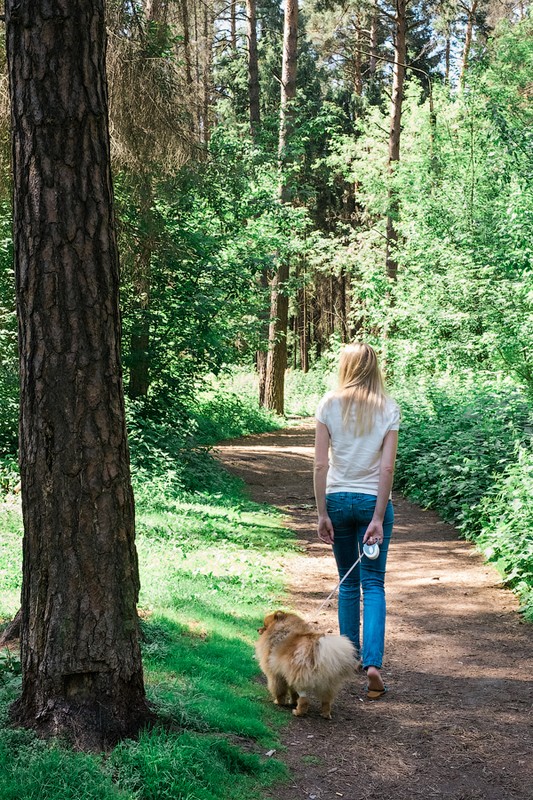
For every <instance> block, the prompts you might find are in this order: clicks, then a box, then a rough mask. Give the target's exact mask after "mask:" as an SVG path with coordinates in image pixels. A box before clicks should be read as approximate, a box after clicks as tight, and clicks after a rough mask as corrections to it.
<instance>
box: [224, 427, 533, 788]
mask: <svg viewBox="0 0 533 800" xmlns="http://www.w3.org/2000/svg"><path fill="white" fill-rule="evenodd" d="M218 456H219V458H220V460H221V461H222V462H223V464H224V465H225V466H226V467H227V468H228V469H229V470H230V471H231V472H233V473H235V474H237V475H239V476H240V477H241V478H242V479H243V480H244V481H245V482H246V483H247V485H248V487H249V492H250V495H251V497H252V499H254V500H255V501H257V502H266V503H270V504H272V505H275V506H277V507H278V508H281V509H282V510H284V511H285V513H286V514H287V525H288V527H289V528H291V529H292V530H293V531H294V532H295V534H296V536H297V537H298V540H299V542H300V544H301V545H302V550H303V551H302V553H301V554H300V555H295V556H291V557H290V558H287V559H286V560H285V564H284V566H285V569H286V575H287V582H288V597H287V598H286V605H289V606H291V607H293V608H294V609H295V610H297V611H299V612H300V613H301V614H303V615H304V616H306V617H307V618H308V619H310V620H313V619H316V614H317V611H318V608H319V606H320V604H321V603H322V601H323V600H324V599H325V598H326V597H327V595H328V594H329V592H330V591H331V590H332V589H333V587H334V586H335V585H336V583H337V575H336V571H335V564H334V561H333V558H332V555H331V550H330V548H329V547H327V546H326V545H324V544H322V543H321V542H320V541H319V540H318V539H317V537H316V534H315V528H316V522H315V509H314V500H313V489H312V459H313V430H312V424H311V423H304V424H302V425H300V426H298V427H297V428H288V429H285V430H281V431H275V432H271V433H267V434H263V435H260V436H252V437H248V438H246V439H241V440H236V441H231V442H225V443H223V444H222V445H220V446H219V448H218ZM394 503H395V509H396V522H395V529H394V537H393V544H392V545H391V549H390V554H389V563H388V570H387V605H388V617H387V626H388V627H387V647H386V661H385V664H384V673H385V678H386V682H387V684H388V686H389V690H390V691H389V693H388V694H387V695H386V696H385V698H383V699H381V700H380V701H378V702H374V703H372V702H368V701H367V700H366V697H365V691H364V689H365V686H364V678H363V677H360V678H357V679H356V681H354V683H353V684H351V685H348V686H347V687H346V689H345V690H344V691H343V693H342V694H341V695H340V696H339V698H338V700H337V704H336V706H335V708H334V712H333V720H332V721H330V722H328V721H325V720H323V719H321V718H320V717H319V716H318V713H317V712H316V711H314V710H312V711H311V712H310V715H309V716H308V717H306V718H303V719H298V720H296V719H294V720H291V721H290V723H289V728H288V730H287V733H286V736H285V744H286V747H287V752H286V754H283V758H284V759H285V760H286V761H287V762H288V764H289V766H290V768H291V771H292V780H291V781H290V783H289V784H288V785H284V786H281V787H277V788H276V790H275V791H273V792H271V793H270V795H269V797H271V798H272V800H298V799H299V798H310V800H334V799H336V798H339V797H343V798H345V800H373V799H374V798H375V800H378V799H379V800H410V798H416V797H424V798H433V797H435V798H447V799H449V800H512V799H513V798H516V799H517V800H531V798H532V797H533V757H532V754H533V747H532V721H533V714H532V710H533V708H532V706H533V683H532V680H531V677H532V675H531V671H532V663H533V659H532V655H533V647H532V630H533V628H532V626H531V625H528V624H527V623H524V622H523V621H522V620H521V618H520V616H519V615H518V613H517V602H516V599H515V598H514V596H513V595H512V594H511V593H510V592H509V591H507V590H504V589H502V588H501V587H500V586H499V578H498V575H497V573H496V572H495V570H494V569H493V568H492V567H491V566H489V565H487V564H484V563H483V560H482V558H481V557H480V555H479V554H478V553H476V551H475V550H474V549H473V547H472V546H471V545H470V544H468V543H466V542H464V541H462V540H460V539H459V538H458V534H457V532H456V531H455V530H454V528H453V527H452V526H450V525H447V524H445V523H443V522H442V521H441V520H440V519H439V518H438V517H437V515H436V514H434V513H433V512H429V511H423V510H422V509H420V508H418V507H417V506H414V505H412V504H411V503H409V502H408V501H407V500H405V499H404V498H402V497H398V496H396V497H395V498H394ZM318 622H319V625H320V627H321V628H322V629H323V630H325V631H329V632H337V630H338V629H337V621H336V601H335V598H334V599H333V600H332V601H331V602H330V604H329V605H328V607H327V608H325V609H323V611H322V612H321V613H320V615H319V618H318ZM265 702H266V701H265ZM280 713H285V712H284V711H282V710H280Z"/></svg>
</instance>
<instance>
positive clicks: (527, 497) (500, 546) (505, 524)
mask: <svg viewBox="0 0 533 800" xmlns="http://www.w3.org/2000/svg"><path fill="white" fill-rule="evenodd" d="M514 455H515V458H516V461H514V462H511V463H509V464H508V465H507V467H506V468H505V471H504V473H503V475H502V476H501V478H500V479H499V480H498V481H497V482H496V484H495V486H494V487H493V489H492V490H490V491H489V492H487V494H486V495H485V496H484V497H483V498H482V500H481V501H480V503H479V506H478V508H477V509H476V511H477V513H478V514H479V519H480V527H481V530H480V533H479V536H478V537H477V544H478V545H479V547H480V548H481V550H482V552H483V554H484V556H485V557H486V558H487V559H488V560H489V561H493V562H494V563H495V565H496V567H497V569H498V571H499V572H500V574H501V575H502V578H503V579H504V581H505V583H506V585H507V586H510V587H511V588H512V589H513V590H514V591H515V592H517V594H518V595H519V596H520V597H521V599H522V607H523V610H524V611H525V613H526V615H527V616H528V618H529V619H530V620H531V621H532V622H533V453H532V451H531V447H528V448H526V447H524V446H519V447H518V448H517V449H516V450H515V454H514ZM462 528H463V530H464V532H465V535H468V520H465V522H464V523H463V525H462Z"/></svg>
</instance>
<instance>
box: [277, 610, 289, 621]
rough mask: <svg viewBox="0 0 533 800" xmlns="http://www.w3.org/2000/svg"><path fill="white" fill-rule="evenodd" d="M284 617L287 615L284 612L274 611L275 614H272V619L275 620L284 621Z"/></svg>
mask: <svg viewBox="0 0 533 800" xmlns="http://www.w3.org/2000/svg"><path fill="white" fill-rule="evenodd" d="M286 617H287V615H286V613H285V612H284V611H276V613H275V614H274V619H276V620H279V619H285V618H286Z"/></svg>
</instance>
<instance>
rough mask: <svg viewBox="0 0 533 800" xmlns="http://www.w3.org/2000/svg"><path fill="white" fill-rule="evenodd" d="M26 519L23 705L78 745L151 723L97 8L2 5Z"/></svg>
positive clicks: (106, 741) (34, 723) (31, 720)
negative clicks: (141, 635) (142, 648)
mask: <svg viewBox="0 0 533 800" xmlns="http://www.w3.org/2000/svg"><path fill="white" fill-rule="evenodd" d="M6 26H7V54H8V69H9V83H10V97H11V104H12V105H11V114H12V154H13V172H14V240H15V272H16V288H17V306H18V317H19V348H20V377H21V422H20V467H21V482H22V511H23V518H24V544H23V586H22V623H21V656H22V667H23V680H22V696H21V697H20V699H19V700H18V701H17V702H16V703H15V704H14V706H13V708H12V715H13V718H14V720H15V721H17V722H18V723H19V724H23V725H27V726H30V727H33V728H35V729H38V730H39V732H40V733H42V734H45V735H56V734H62V735H67V736H68V737H70V738H71V739H73V740H74V742H75V744H77V745H78V746H80V747H88V748H98V749H99V748H102V747H107V746H109V745H111V744H113V743H114V742H116V741H117V740H118V739H120V738H122V737H124V736H130V735H134V734H135V733H136V732H137V731H138V730H139V728H140V726H141V725H142V724H143V723H144V722H145V721H146V720H147V718H148V716H149V712H148V708H147V704H146V700H145V694H144V686H143V676H142V666H141V656H140V648H139V636H138V618H137V612H136V601H137V596H138V591H139V577H138V568H137V556H136V550H135V544H134V505H133V495H132V491H131V483H130V472H129V460H128V448H127V439H126V431H125V420H124V404H123V387H122V376H121V365H120V327H119V309H118V270H119V268H118V252H117V246H116V238H115V228H114V218H113V196H112V185H111V175H110V157H109V133H108V121H107V87H106V82H105V19H104V2H103V0H78V2H76V3H66V2H64V0H7V2H6Z"/></svg>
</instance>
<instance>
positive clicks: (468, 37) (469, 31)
mask: <svg viewBox="0 0 533 800" xmlns="http://www.w3.org/2000/svg"><path fill="white" fill-rule="evenodd" d="M477 7H478V0H473V3H472V6H471V7H470V9H469V10H468V18H467V22H466V32H465V46H464V48H463V59H462V63H461V75H460V77H459V85H460V86H461V87H462V86H464V84H465V80H466V71H467V69H468V59H469V58H470V48H471V47H472V36H473V33H474V20H475V18H476V11H477Z"/></svg>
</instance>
